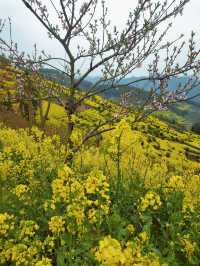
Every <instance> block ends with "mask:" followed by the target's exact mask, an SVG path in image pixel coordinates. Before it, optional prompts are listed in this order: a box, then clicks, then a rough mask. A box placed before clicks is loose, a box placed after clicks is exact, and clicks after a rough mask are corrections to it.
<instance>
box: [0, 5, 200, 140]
mask: <svg viewBox="0 0 200 266" xmlns="http://www.w3.org/2000/svg"><path fill="white" fill-rule="evenodd" d="M21 1H22V2H23V3H24V5H25V7H26V8H27V9H28V10H30V12H31V13H32V14H33V15H34V16H35V17H36V18H37V20H38V21H39V22H40V23H41V24H42V25H43V27H44V28H45V29H46V30H47V32H48V34H49V37H50V38H54V39H56V40H57V41H58V42H59V43H60V44H61V46H62V48H63V50H64V52H65V54H66V57H65V58H59V57H58V58H57V57H56V58H53V57H51V56H48V55H46V54H45V52H43V53H42V54H41V56H39V57H38V56H37V55H36V53H35V56H33V57H30V56H29V57H26V55H25V54H24V53H20V52H19V51H18V49H17V45H15V44H14V42H13V41H12V40H11V41H10V42H6V41H5V40H4V39H2V38H0V47H1V49H2V50H3V51H4V52H7V53H8V52H9V54H10V58H11V61H12V62H14V64H15V65H16V66H19V67H22V66H23V67H24V68H31V69H34V71H35V72H37V71H38V69H39V68H40V67H41V65H44V64H46V65H47V66H51V67H52V68H56V69H58V68H57V67H56V66H55V64H54V61H60V62H61V63H62V65H64V67H62V68H61V69H59V71H60V72H61V73H63V74H64V75H65V76H66V78H67V80H68V83H69V92H67V94H65V95H63V92H62V95H59V94H58V92H56V95H55V92H53V93H52V90H51V94H48V95H47V96H48V97H56V99H57V100H58V101H59V103H60V104H62V105H63V106H64V107H65V110H66V113H67V116H68V138H70V137H71V134H72V131H73V128H74V125H75V124H74V120H73V119H72V117H73V115H74V114H75V113H76V112H77V110H78V108H79V107H80V105H81V103H82V102H84V100H85V99H87V98H90V97H92V96H94V95H96V94H100V93H103V92H105V91H108V90H113V89H118V90H119V89H121V90H122V92H123V89H124V88H126V89H127V88H130V87H131V89H134V88H135V87H134V86H137V83H139V82H141V81H143V80H151V81H152V88H151V90H149V91H148V92H147V94H148V97H146V98H145V101H144V102H143V103H142V104H140V105H139V108H138V114H139V115H138V116H137V119H141V118H142V117H143V116H144V114H145V115H147V114H149V113H151V112H152V111H155V110H158V109H163V108H165V107H166V106H167V105H168V104H169V103H172V102H173V103H174V102H176V101H180V100H185V99H186V98H187V95H188V93H189V91H190V90H191V89H192V88H194V87H195V86H197V85H198V84H199V80H198V72H199V62H198V57H199V53H200V51H199V50H197V49H196V48H195V42H194V35H195V34H194V32H192V34H191V37H190V39H189V42H188V45H187V43H186V42H185V40H182V39H183V35H180V36H178V37H177V39H175V40H171V41H168V42H165V41H164V39H165V37H166V35H167V33H168V31H169V29H170V28H171V26H172V21H173V19H174V17H177V16H178V15H181V14H182V12H183V9H184V7H185V5H186V4H187V3H188V2H189V0H181V1H178V0H171V1H170V0H169V1H167V0H166V1H163V3H161V2H160V1H157V0H156V1H153V0H138V2H137V4H136V7H135V8H134V10H132V11H131V12H130V13H129V16H128V18H127V23H126V24H125V26H124V28H123V29H122V30H119V29H118V28H117V27H116V26H114V25H112V23H111V21H110V18H109V14H108V9H107V7H106V4H105V1H104V0H103V1H99V0H88V1H82V0H57V1H52V0H49V1H48V4H47V5H45V4H44V1H40V0H21ZM53 12H54V15H53ZM100 13H101V14H100ZM165 22H168V24H166V23H165ZM162 24H163V25H166V26H165V28H164V30H161V29H160V25H162ZM1 25H3V22H2V23H1ZM2 28H3V27H0V29H1V30H2ZM186 46H187V47H188V51H187V54H186V56H185V62H184V63H182V64H179V58H180V56H182V54H183V50H185V47H186ZM161 55H162V56H163V55H166V56H165V59H164V60H161ZM147 59H148V60H150V61H151V63H150V64H149V65H148V67H147V68H148V69H147V70H148V72H149V75H148V76H147V77H145V78H143V79H142V80H135V81H129V82H124V80H125V78H126V77H127V76H128V75H129V74H132V73H134V70H135V69H137V68H138V67H140V66H142V65H144V64H145V62H146V60H147ZM83 63H84V68H83V67H82V65H83ZM96 71H98V73H101V75H99V78H98V79H97V80H96V81H95V83H94V84H93V85H92V86H91V87H90V88H88V90H87V91H86V93H85V94H79V96H77V93H76V90H77V88H79V87H80V86H81V83H82V82H83V81H84V80H86V79H87V78H88V77H89V75H90V74H92V73H95V72H96ZM183 73H184V74H185V73H189V77H188V79H187V81H186V83H185V84H180V86H178V87H177V88H176V90H174V91H172V90H170V88H169V87H168V80H169V79H170V78H172V77H173V76H178V75H180V74H183ZM122 81H123V82H122ZM45 97H46V96H45ZM126 110H127V106H126ZM144 110H145V111H144ZM124 113H125V112H124V111H121V109H120V112H118V113H117V114H115V115H113V117H112V119H110V118H109V120H108V121H105V120H104V121H103V122H99V123H98V124H95V126H94V127H93V128H92V129H90V130H89V132H87V134H86V136H85V137H84V138H83V139H87V140H88V139H89V138H90V137H92V136H96V135H98V134H100V133H102V132H104V131H105V130H109V129H108V128H106V129H105V124H106V123H109V122H110V121H111V120H112V123H113V121H116V120H119V119H120V117H121V115H124ZM141 114H142V115H141ZM112 128H113V127H112V126H111V127H110V129H112Z"/></svg>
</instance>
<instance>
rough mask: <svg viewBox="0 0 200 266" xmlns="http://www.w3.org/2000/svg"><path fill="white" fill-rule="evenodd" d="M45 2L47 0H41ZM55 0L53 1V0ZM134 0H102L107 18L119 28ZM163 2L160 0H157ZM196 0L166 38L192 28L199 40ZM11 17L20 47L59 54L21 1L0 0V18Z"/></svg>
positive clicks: (199, 7)
mask: <svg viewBox="0 0 200 266" xmlns="http://www.w3.org/2000/svg"><path fill="white" fill-rule="evenodd" d="M43 1H45V2H46V1H47V0H43ZM54 1H55V2H56V1H57V0H54ZM136 2H137V1H136V0H106V3H107V6H108V7H109V12H110V16H111V19H112V20H113V21H114V23H115V24H117V25H118V26H120V27H122V26H123V24H124V23H125V18H126V17H127V14H128V12H129V11H131V10H132V9H133V7H134V3H136ZM160 2H161V3H162V2H164V0H160ZM199 14H200V0H191V1H190V3H189V4H188V5H187V6H186V8H185V10H184V13H183V16H180V17H177V18H176V20H175V21H174V24H173V28H172V29H171V32H170V34H169V35H168V38H169V40H171V39H173V38H176V37H177V36H178V35H179V34H180V33H184V34H185V36H188V35H189V33H190V32H191V30H192V29H193V30H194V31H195V32H196V33H197V35H196V37H197V40H199V41H200V16H199ZM8 17H11V18H12V21H13V36H14V39H15V40H16V41H17V42H18V44H19V47H20V48H21V49H22V50H24V49H25V50H26V51H31V49H32V47H33V44H34V43H37V45H38V48H39V49H41V50H42V49H45V50H46V51H48V52H49V53H51V54H52V55H54V56H56V55H61V54H62V49H61V47H60V45H59V44H57V43H56V42H55V41H50V39H49V38H48V37H47V34H46V31H45V30H44V29H43V28H42V26H41V25H40V24H39V23H38V21H37V20H36V19H35V18H34V16H33V15H32V14H31V13H30V11H29V10H28V9H27V8H25V6H24V5H23V3H22V1H21V0H0V18H3V19H4V18H8Z"/></svg>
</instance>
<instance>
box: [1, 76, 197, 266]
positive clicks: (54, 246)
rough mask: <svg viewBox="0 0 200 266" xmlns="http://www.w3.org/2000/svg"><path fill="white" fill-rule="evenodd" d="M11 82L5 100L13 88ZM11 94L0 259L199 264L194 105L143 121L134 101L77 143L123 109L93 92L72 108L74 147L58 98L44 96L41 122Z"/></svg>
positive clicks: (4, 139) (53, 264)
mask: <svg viewBox="0 0 200 266" xmlns="http://www.w3.org/2000/svg"><path fill="white" fill-rule="evenodd" d="M31 78H32V77H31ZM4 83H5V82H4ZM5 84H6V86H8V85H9V86H10V84H7V83H5ZM44 84H48V86H50V85H51V81H49V80H45V79H44V80H43V82H42V85H44ZM11 85H12V86H11V88H10V87H9V86H8V87H9V89H8V90H5V87H4V88H2V89H1V96H0V97H1V99H5V96H6V95H7V92H8V91H11V92H12V94H13V95H14V94H15V87H13V86H16V84H15V83H11ZM37 85H38V84H37ZM53 85H54V88H55V89H58V90H59V89H62V91H66V92H67V91H68V89H67V87H65V86H63V85H62V86H60V85H59V84H57V83H53ZM48 86H47V87H48ZM44 88H45V87H44ZM76 93H77V97H78V96H80V95H81V96H82V95H84V91H80V90H79V91H77V92H76ZM140 93H141V90H140V89H138V91H136V94H135V97H136V96H137V95H140ZM139 99H141V98H139ZM8 103H9V101H7V102H6V104H5V101H4V105H1V107H0V265H16V266H17V265H19V266H21V265H22V266H25V265H36V266H43V265H48V266H64V265H70V266H77V265H81V266H82V265H84V266H91V265H94V266H98V265H104V266H110V265H113V266H119V265H123V266H132V265H138V266H139V265H143V266H146V265H147V266H148V265H149V266H171V265H177V266H178V265H180V266H184V265H197V266H198V265H199V261H200V252H199V248H198V247H199V246H200V233H199V227H200V222H199V221H200V209H199V206H200V197H199V195H200V136H199V135H196V134H194V133H192V132H190V131H187V130H184V131H183V130H180V127H181V123H185V121H182V118H183V117H184V116H185V119H189V118H187V117H186V115H187V113H188V114H190V112H191V110H190V108H193V105H192V104H190V103H187V104H184V105H181V104H180V105H176V106H173V107H171V108H172V109H170V110H169V111H167V112H165V113H159V114H157V116H162V115H163V117H162V119H163V120H166V117H168V120H169V121H168V122H169V123H166V122H163V121H161V120H160V119H158V118H156V117H155V116H149V117H148V118H146V119H145V120H144V121H142V122H138V123H136V122H135V117H134V116H135V114H134V112H133V110H131V109H130V110H129V111H130V113H129V115H128V116H127V115H126V116H125V117H124V118H122V119H120V121H117V122H113V123H112V125H105V126H104V128H103V129H105V132H104V133H103V134H99V135H94V137H93V138H91V139H90V140H89V141H88V142H86V143H85V144H84V145H81V146H80V144H82V142H81V140H82V138H83V136H84V134H85V132H88V129H90V128H94V127H96V126H97V125H98V124H99V123H100V122H101V123H104V122H105V121H107V120H106V119H109V118H112V117H113V116H114V115H115V114H117V111H118V110H120V106H119V105H118V104H117V101H110V100H108V99H105V98H103V97H99V96H95V97H93V98H90V99H86V100H85V101H84V104H83V106H82V107H81V108H80V109H79V110H77V112H76V114H75V115H74V116H73V121H74V122H75V124H74V128H73V132H72V135H71V138H70V140H71V142H72V143H73V145H74V146H73V147H75V148H76V149H74V150H72V149H71V148H70V146H69V145H68V143H66V124H67V123H68V120H67V116H66V111H65V109H64V107H62V106H61V105H59V104H58V103H57V102H56V101H55V100H54V101H53V100H51V101H47V100H42V101H41V102H40V103H41V104H40V105H39V106H38V108H37V112H36V113H35V114H34V115H35V117H34V118H35V124H34V125H32V124H30V121H29V119H28V118H27V117H26V116H24V117H23V116H22V115H21V113H20V108H19V105H18V104H16V103H14V104H8ZM48 106H49V112H48V119H47V121H46V124H45V126H44V127H43V129H42V130H41V129H39V128H38V126H40V125H41V124H40V118H41V117H40V115H41V114H40V113H41V112H42V113H45V110H47V109H48ZM102 106H103V107H102ZM173 108H175V109H173ZM197 108H198V106H197ZM172 114H173V115H174V116H172ZM173 119H174V120H173ZM1 122H2V123H1ZM171 124H173V126H171ZM111 126H112V130H107V129H110V128H109V127H111Z"/></svg>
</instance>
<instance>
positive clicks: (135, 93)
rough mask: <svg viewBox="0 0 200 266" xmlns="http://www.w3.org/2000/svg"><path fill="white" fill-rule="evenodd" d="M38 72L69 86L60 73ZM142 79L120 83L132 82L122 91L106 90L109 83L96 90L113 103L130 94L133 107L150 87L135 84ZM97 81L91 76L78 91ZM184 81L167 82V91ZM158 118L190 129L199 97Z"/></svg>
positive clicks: (197, 116)
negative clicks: (178, 122) (123, 95)
mask: <svg viewBox="0 0 200 266" xmlns="http://www.w3.org/2000/svg"><path fill="white" fill-rule="evenodd" d="M40 72H41V74H42V75H43V76H44V77H45V78H47V79H53V80H55V81H57V82H59V83H60V84H62V85H65V86H68V85H69V80H68V79H67V78H66V76H65V75H64V74H63V73H62V72H59V71H57V70H54V69H41V70H40ZM143 78H145V77H142V76H141V77H130V78H126V79H124V80H122V81H121V84H127V83H131V82H134V87H133V86H131V85H130V86H127V87H126V88H123V89H116V88H115V89H109V90H106V86H109V83H107V85H106V84H104V86H99V87H98V90H99V91H101V90H105V91H104V92H103V93H101V95H102V96H103V97H105V98H107V99H111V100H114V101H119V100H120V99H121V94H122V93H128V92H130V97H129V102H130V103H132V104H133V105H134V104H140V103H142V102H143V101H144V100H145V99H146V98H147V97H148V91H149V90H150V88H151V87H152V82H151V81H148V80H145V81H141V82H135V81H137V80H140V79H143ZM97 80H99V77H98V76H91V77H89V78H88V80H84V81H83V82H81V84H80V88H79V89H81V90H84V91H87V90H89V89H90V88H91V87H92V86H93V84H94V83H95V82H96V81H97ZM186 81H187V77H185V76H182V77H179V78H175V77H173V78H171V79H170V80H169V82H168V85H169V89H170V90H171V91H173V90H175V89H176V88H177V86H178V85H179V84H184V83H185V82H186ZM196 94H200V85H199V86H198V87H197V88H195V89H194V90H192V91H191V92H190V94H189V97H193V96H194V95H196ZM180 106H181V107H180ZM170 112H171V113H170ZM166 114H167V113H166ZM160 118H161V119H163V120H165V119H166V121H168V122H171V121H174V120H175V121H176V119H179V118H180V119H181V120H182V121H185V124H186V127H187V128H190V127H191V126H192V124H193V123H195V122H198V121H200V96H198V97H196V98H194V99H192V100H188V101H186V102H184V103H181V105H180V104H175V105H172V106H170V107H169V112H168V116H167V115H166V117H165V113H164V114H163V115H161V116H160Z"/></svg>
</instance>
